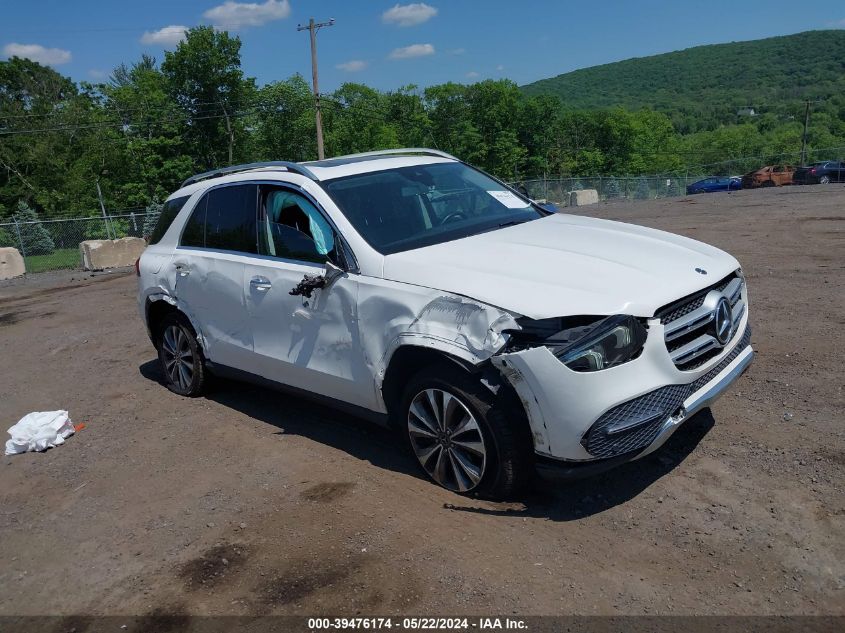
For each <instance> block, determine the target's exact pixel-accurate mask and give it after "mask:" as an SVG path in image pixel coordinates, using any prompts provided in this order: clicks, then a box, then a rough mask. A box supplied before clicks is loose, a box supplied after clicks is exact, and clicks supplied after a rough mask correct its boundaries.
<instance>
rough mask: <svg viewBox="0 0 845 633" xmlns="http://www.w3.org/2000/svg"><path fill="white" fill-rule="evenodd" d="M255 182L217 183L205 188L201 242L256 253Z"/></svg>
mask: <svg viewBox="0 0 845 633" xmlns="http://www.w3.org/2000/svg"><path fill="white" fill-rule="evenodd" d="M257 196H258V186H257V185H236V186H232V187H220V188H218V189H213V190H212V191H209V192H208V205H207V207H206V212H205V246H206V248H217V249H221V250H227V251H239V252H242V253H257V252H258V245H257V241H256V233H255V213H256V206H255V205H256V201H257Z"/></svg>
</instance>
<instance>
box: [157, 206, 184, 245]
mask: <svg viewBox="0 0 845 633" xmlns="http://www.w3.org/2000/svg"><path fill="white" fill-rule="evenodd" d="M190 197H191V196H182V197H181V198H173V199H171V200H168V201H167V202H165V203H164V208H162V210H161V213H160V214H159V216H158V221H157V222H156V225H155V228H154V229H153V232H152V233H151V234H150V236H149V243H150V244H158V243H159V242H160V241H161V238H163V237H164V234H165V233H167V229H169V228H170V225H171V224H173V220H175V219H176V216H177V215H179V212H180V211H181V210H182V207H184V206H185V203H186V202H187V201H188V198H190Z"/></svg>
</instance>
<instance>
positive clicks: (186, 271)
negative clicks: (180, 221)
mask: <svg viewBox="0 0 845 633" xmlns="http://www.w3.org/2000/svg"><path fill="white" fill-rule="evenodd" d="M257 196H258V186H257V185H255V184H250V183H236V184H231V185H221V186H219V187H216V188H214V189H211V190H210V191H208V192H207V193H206V194H205V195H204V196H203V198H202V199H201V200H200V201H199V202H198V203H197V205H196V207H195V208H194V210H193V212H192V213H191V216H190V218H189V219H188V222H187V223H186V224H185V228H184V229H183V231H182V235H181V237H180V241H179V246H178V247H177V248H176V253H175V255H174V257H173V259H172V262H171V265H172V266H173V267H174V269H175V273H176V297H177V299H178V300H179V302H180V304H181V305H182V306H183V308H184V309H185V311H186V312H187V313H188V316H189V317H190V318H191V321H192V322H193V324H194V325H195V326H196V327H197V328H198V329H199V332H198V334H199V335H200V336H201V337H202V340H203V349H204V351H205V354H206V356H207V357H208V358H209V360H211V361H212V362H215V363H219V364H221V365H226V366H229V367H235V368H238V369H242V370H246V371H248V370H249V367H250V366H251V364H252V350H253V341H252V331H251V329H250V327H251V324H250V320H249V315H248V313H247V309H246V304H245V297H244V291H243V286H244V266H245V263H246V262H247V261H249V259H250V257H251V256H254V255H255V254H256V253H257V252H258V236H257V232H256V231H257V229H256V209H257V207H256V203H257Z"/></svg>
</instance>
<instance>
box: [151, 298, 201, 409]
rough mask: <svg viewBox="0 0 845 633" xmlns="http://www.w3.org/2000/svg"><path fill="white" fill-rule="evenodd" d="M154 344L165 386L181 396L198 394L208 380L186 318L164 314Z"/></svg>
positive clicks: (197, 346)
mask: <svg viewBox="0 0 845 633" xmlns="http://www.w3.org/2000/svg"><path fill="white" fill-rule="evenodd" d="M157 343H158V359H159V362H160V363H161V368H162V370H163V371H164V380H165V384H166V385H167V388H168V389H170V390H171V391H172V392H174V393H178V394H179V395H180V396H190V397H194V396H198V395H200V394H201V393H202V392H203V390H204V389H205V386H206V382H207V372H206V369H205V358H204V357H203V355H202V350H201V349H200V346H199V343H198V342H197V335H196V332H194V328H193V327H191V324H190V322H189V321H188V319H186V318H185V317H184V316H182V315H181V314H175V313H174V314H168V315H167V316H166V317H164V319H163V320H162V323H161V326H160V328H159V336H158V341H157Z"/></svg>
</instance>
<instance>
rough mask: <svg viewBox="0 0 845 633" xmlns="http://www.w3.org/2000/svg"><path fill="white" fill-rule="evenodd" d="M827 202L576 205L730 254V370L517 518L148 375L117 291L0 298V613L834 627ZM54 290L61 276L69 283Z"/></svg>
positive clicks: (406, 468) (835, 485) (836, 526)
mask: <svg viewBox="0 0 845 633" xmlns="http://www.w3.org/2000/svg"><path fill="white" fill-rule="evenodd" d="M843 210H845V188H843V187H836V188H834V186H830V187H800V188H799V187H795V188H788V189H782V190H776V191H744V192H739V193H734V194H710V195H704V196H698V197H694V198H684V199H674V200H661V201H651V202H643V203H630V202H625V203H621V202H620V203H613V204H602V205H599V206H596V207H590V208H588V209H586V210H585V211H586V212H587V213H588V214H591V215H598V216H601V217H607V218H615V219H622V220H624V221H630V222H634V223H638V224H644V225H648V226H655V227H658V228H662V229H667V230H670V231H675V232H678V233H682V234H685V235H689V236H691V237H694V238H698V239H701V240H705V241H707V242H711V243H713V244H715V245H717V246H720V247H722V248H725V249H726V250H728V251H730V252H732V253H734V254H735V255H736V256H737V257H738V258H739V259H740V261H741V262H742V264H743V266H744V269H745V271H746V273H747V277H748V284H749V288H750V293H751V310H752V313H751V314H752V323H753V327H754V338H753V344H754V347H755V348H756V349H757V352H758V356H757V359H756V361H755V363H754V364H753V365H752V367H751V369H750V370H749V372H748V373H746V375H745V376H744V377H743V378H742V379H741V380H740V381H739V382H738V383H737V384H736V385H735V387H734V388H733V389H732V390H731V391H730V393H728V394H727V395H726V396H725V397H724V398H722V399H721V400H720V401H719V402H717V403H716V404H715V405H714V407H713V409H712V412H711V411H705V412H703V413H701V414H699V415H697V416H695V417H694V418H693V419H691V420H690V421H688V422H687V423H686V425H685V427H684V428H682V430H681V431H679V432H678V433H677V434H676V435H675V436H674V437H673V438H672V440H671V442H670V443H669V444H667V445H666V446H665V447H664V449H663V450H662V451H660V452H659V453H658V454H656V455H653V456H651V457H649V458H647V459H645V460H642V461H641V462H638V463H635V464H630V465H627V466H624V467H621V468H619V469H617V470H616V471H614V472H611V473H608V474H606V475H604V476H601V477H598V478H595V479H592V480H588V481H584V482H580V483H576V484H571V485H566V486H560V487H557V488H552V487H544V488H540V489H538V490H537V491H536V492H535V493H533V494H532V495H531V496H530V497H529V498H527V499H525V501H524V502H522V503H509V504H497V503H489V502H483V501H477V500H474V499H467V498H463V497H459V496H456V495H453V494H451V493H449V492H446V491H444V490H441V489H438V488H436V487H435V486H434V485H432V484H430V483H428V482H427V481H425V480H423V479H422V478H421V477H420V476H419V475H418V474H417V470H416V468H415V465H414V464H413V463H412V462H411V459H410V458H409V457H406V456H405V455H404V454H402V453H400V452H398V451H397V450H395V448H394V445H393V444H394V440H393V438H392V436H391V435H390V434H389V433H388V432H386V431H384V430H381V429H379V428H378V427H374V426H371V425H369V424H368V423H366V422H363V421H360V420H356V419H353V418H349V417H348V416H345V415H343V414H338V413H336V412H334V411H332V410H329V409H326V408H322V407H318V406H315V405H313V404H309V403H308V402H305V401H302V400H299V399H296V398H292V397H289V396H285V395H280V394H278V393H275V392H272V391H268V390H265V389H259V388H255V387H251V386H245V385H241V384H236V383H229V384H224V385H222V386H221V387H220V388H218V390H216V391H215V392H214V393H213V394H211V395H210V396H209V397H208V398H204V399H195V400H190V399H185V398H180V397H178V396H176V395H174V394H172V393H170V392H168V391H167V390H166V389H165V388H164V387H162V386H161V384H160V383H159V372H158V368H157V365H156V363H155V353H154V351H153V349H152V347H151V346H150V343H149V340H148V339H147V337H146V335H145V333H144V329H143V326H142V324H141V321H140V319H139V318H138V316H137V312H136V308H135V277H134V276H131V275H128V274H119V275H100V276H94V277H92V276H90V275H83V274H82V273H62V274H54V275H49V276H47V277H43V278H39V277H35V278H32V279H29V280H26V281H18V282H15V283H11V284H6V285H3V286H0V359H2V362H0V421H2V425H3V426H2V428H3V429H5V428H7V427H8V426H11V424H13V423H14V422H15V421H17V420H18V418H20V417H21V416H22V415H24V414H25V413H27V412H29V411H36V410H51V409H61V408H63V409H68V410H69V411H70V412H71V415H72V417H73V420H74V422H76V423H79V422H85V423H86V425H87V428H85V429H84V430H83V431H81V432H80V433H79V434H77V435H76V436H75V437H73V438H71V439H70V440H68V442H67V444H66V445H65V446H63V447H60V448H58V449H53V450H50V451H48V452H47V453H45V454H27V455H20V456H15V457H5V458H3V459H2V462H0V561H2V563H1V564H0V614H18V615H20V614H43V613H44V612H45V610H47V611H48V612H50V613H54V614H149V613H158V614H162V613H164V614H170V613H190V614H224V613H225V614H238V615H239V614H264V613H281V614H288V613H291V614H306V613H307V614H331V615H347V616H351V615H355V614H358V613H362V614H374V613H378V614H393V613H409V612H410V613H415V614H423V615H431V614H444V615H451V614H489V613H491V612H494V613H498V614H510V613H517V614H520V615H529V614H594V613H600V614H681V613H683V614H703V613H708V614H710V613H716V614H819V613H827V614H845V492H843V482H845V450H843V447H845V443H843V410H845V396H843V392H842V388H843V382H845V381H843V376H845V373H843V369H842V362H843V360H842V359H843V357H845V336H843V335H842V329H841V328H842V327H843V326H845V317H844V316H843V315H845V274H844V273H845V238H844V234H843V229H845V212H844V211H843ZM71 278H73V279H71Z"/></svg>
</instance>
